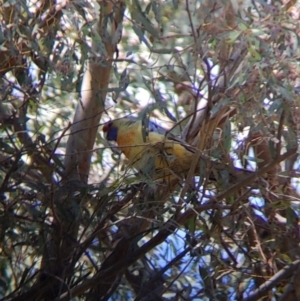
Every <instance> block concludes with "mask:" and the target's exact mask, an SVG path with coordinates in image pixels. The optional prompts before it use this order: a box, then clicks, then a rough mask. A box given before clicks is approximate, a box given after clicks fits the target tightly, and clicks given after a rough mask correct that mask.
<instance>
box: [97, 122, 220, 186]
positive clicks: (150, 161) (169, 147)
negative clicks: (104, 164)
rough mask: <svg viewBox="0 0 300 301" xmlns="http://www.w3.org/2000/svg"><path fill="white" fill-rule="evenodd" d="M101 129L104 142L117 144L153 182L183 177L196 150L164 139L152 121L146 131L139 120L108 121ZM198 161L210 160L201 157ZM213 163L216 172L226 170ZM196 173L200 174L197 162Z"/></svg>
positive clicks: (161, 130)
mask: <svg viewBox="0 0 300 301" xmlns="http://www.w3.org/2000/svg"><path fill="white" fill-rule="evenodd" d="M102 130H103V132H104V133H105V136H106V139H107V140H109V141H116V142H117V144H118V148H119V149H120V150H121V151H122V153H123V154H124V155H125V156H126V157H127V159H128V160H129V164H130V166H132V167H134V168H135V169H137V170H139V171H141V172H142V173H143V174H144V175H149V176H150V177H151V178H152V179H154V180H156V179H164V180H170V179H174V178H182V177H184V176H186V175H187V173H188V171H189V169H190V168H191V165H192V163H193V161H194V156H195V151H196V150H195V148H193V147H192V146H190V145H188V144H185V143H184V142H183V141H180V140H177V139H176V138H175V137H172V136H167V137H166V136H165V135H164V130H163V129H162V128H161V127H160V126H158V125H156V124H155V123H153V122H151V121H149V124H148V125H147V127H146V128H145V127H143V123H142V120H138V119H133V118H121V119H116V120H113V121H109V122H108V123H106V124H105V125H104V126H103V129H102ZM201 158H202V159H204V160H209V159H208V157H205V156H203V155H201ZM211 163H212V162H211V160H210V164H211ZM213 164H214V165H215V164H218V169H220V168H221V169H223V170H224V169H226V167H225V165H224V164H222V163H217V162H215V163H213ZM195 170H196V172H197V173H198V174H199V171H200V160H198V163H197V166H196V169H195Z"/></svg>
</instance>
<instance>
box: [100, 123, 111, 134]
mask: <svg viewBox="0 0 300 301" xmlns="http://www.w3.org/2000/svg"><path fill="white" fill-rule="evenodd" d="M111 127H112V122H111V121H110V122H107V123H105V124H104V126H103V128H102V131H103V132H104V133H105V132H108V131H109V130H110V129H111Z"/></svg>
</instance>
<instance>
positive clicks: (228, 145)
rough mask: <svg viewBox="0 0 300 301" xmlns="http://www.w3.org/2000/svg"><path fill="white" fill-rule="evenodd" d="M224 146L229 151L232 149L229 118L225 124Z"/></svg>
mask: <svg viewBox="0 0 300 301" xmlns="http://www.w3.org/2000/svg"><path fill="white" fill-rule="evenodd" d="M224 147H225V151H226V152H227V153H229V151H230V149H231V123H230V120H229V118H227V119H226V121H225V125H224Z"/></svg>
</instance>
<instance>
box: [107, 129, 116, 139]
mask: <svg viewBox="0 0 300 301" xmlns="http://www.w3.org/2000/svg"><path fill="white" fill-rule="evenodd" d="M117 136H118V129H117V128H111V129H110V130H109V131H108V132H107V135H106V139H107V140H109V141H116V140H117Z"/></svg>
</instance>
